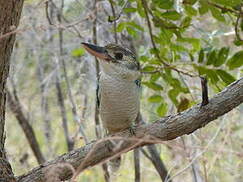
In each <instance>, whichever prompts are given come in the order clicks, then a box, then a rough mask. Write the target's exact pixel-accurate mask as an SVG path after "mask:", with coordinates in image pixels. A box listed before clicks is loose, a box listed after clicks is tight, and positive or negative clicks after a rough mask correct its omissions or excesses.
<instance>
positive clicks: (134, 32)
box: [126, 27, 137, 37]
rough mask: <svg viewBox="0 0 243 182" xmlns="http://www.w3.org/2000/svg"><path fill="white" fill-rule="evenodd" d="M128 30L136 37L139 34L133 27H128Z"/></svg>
mask: <svg viewBox="0 0 243 182" xmlns="http://www.w3.org/2000/svg"><path fill="white" fill-rule="evenodd" d="M126 30H127V32H128V34H129V35H131V36H132V37H136V36H137V32H136V31H135V30H134V29H133V28H131V27H126Z"/></svg>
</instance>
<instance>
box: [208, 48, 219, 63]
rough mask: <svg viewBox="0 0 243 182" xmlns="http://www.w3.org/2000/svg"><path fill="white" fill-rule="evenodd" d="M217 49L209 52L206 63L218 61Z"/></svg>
mask: <svg viewBox="0 0 243 182" xmlns="http://www.w3.org/2000/svg"><path fill="white" fill-rule="evenodd" d="M216 55H217V54H216V50H213V51H211V52H209V53H208V54H207V62H206V65H212V64H214V62H215V61H216V59H217V57H216Z"/></svg>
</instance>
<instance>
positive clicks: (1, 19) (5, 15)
mask: <svg viewBox="0 0 243 182" xmlns="http://www.w3.org/2000/svg"><path fill="white" fill-rule="evenodd" d="M22 7H23V0H8V1H6V0H0V12H1V13H0V181H5V182H8V181H15V179H14V177H13V174H12V169H11V166H10V164H9V163H8V161H7V159H6V155H5V151H4V142H5V133H4V125H5V103H6V93H5V84H6V79H7V77H8V72H9V62H10V56H11V53H12V49H13V44H14V41H15V35H14V34H11V35H9V36H4V37H2V36H3V35H5V34H7V33H9V32H11V31H13V30H15V29H16V27H17V26H18V24H19V19H20V14H21V11H22ZM1 37H2V38H1Z"/></svg>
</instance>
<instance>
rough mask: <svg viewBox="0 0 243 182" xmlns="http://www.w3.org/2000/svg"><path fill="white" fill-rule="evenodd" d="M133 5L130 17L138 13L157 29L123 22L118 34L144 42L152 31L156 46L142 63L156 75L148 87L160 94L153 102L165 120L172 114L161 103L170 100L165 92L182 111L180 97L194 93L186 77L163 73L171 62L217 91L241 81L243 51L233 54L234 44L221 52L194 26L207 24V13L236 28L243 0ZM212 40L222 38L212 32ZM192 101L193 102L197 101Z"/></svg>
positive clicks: (138, 1) (163, 0) (174, 72)
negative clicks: (203, 78)
mask: <svg viewBox="0 0 243 182" xmlns="http://www.w3.org/2000/svg"><path fill="white" fill-rule="evenodd" d="M130 2H131V6H130V7H129V8H126V9H125V10H124V13H126V14H135V15H136V16H138V17H139V18H141V19H143V21H142V22H146V21H151V23H153V24H154V26H155V27H154V28H151V27H150V28H149V27H148V28H146V29H144V28H142V27H143V26H142V25H139V24H137V23H135V22H133V21H128V22H127V21H122V22H120V23H119V24H118V26H117V31H118V32H126V31H127V33H128V34H130V35H131V36H132V37H133V38H135V39H139V38H138V37H139V31H147V34H149V33H150V31H151V34H150V36H151V37H150V38H151V39H153V41H154V42H155V45H152V46H151V47H150V49H149V50H147V51H146V52H144V53H143V55H142V56H141V57H140V58H139V59H138V60H140V61H141V62H142V65H143V71H144V72H153V74H151V75H150V76H147V77H146V81H144V82H143V85H144V86H146V87H148V88H150V89H152V90H154V95H152V96H151V97H149V98H148V101H149V102H152V103H155V102H156V103H157V105H158V113H159V115H160V116H162V115H165V114H166V113H167V111H166V110H167V108H166V107H165V105H166V101H165V100H164V99H160V98H162V96H163V97H164V93H167V96H168V98H170V100H171V102H172V103H173V104H174V105H175V106H176V107H177V108H178V106H179V105H180V104H181V103H180V101H178V98H179V97H180V95H183V94H185V93H189V92H190V89H189V88H187V86H186V85H185V83H184V81H183V80H182V79H181V75H183V73H182V72H178V71H177V70H173V69H172V70H169V69H163V68H164V67H166V66H167V64H168V65H171V66H172V67H176V68H178V70H181V71H184V70H187V71H186V72H190V74H191V75H193V76H194V75H195V77H198V76H199V75H200V76H206V77H207V78H208V80H209V82H210V83H209V84H210V85H211V86H212V87H211V88H213V89H216V91H219V90H221V89H222V88H223V87H225V86H226V85H228V84H230V83H232V82H233V81H235V76H236V75H235V74H234V70H235V69H239V68H240V69H242V68H241V66H242V64H243V56H242V51H241V50H240V51H238V52H237V51H236V52H234V51H232V50H231V45H229V46H224V47H220V46H219V47H218V48H216V47H215V46H214V44H213V42H208V40H207V39H208V38H204V37H202V36H200V35H193V34H192V32H193V31H194V30H193V29H195V30H198V28H197V27H195V26H194V25H193V24H194V23H195V22H196V21H201V20H202V19H203V17H205V14H206V13H210V14H211V17H212V18H211V17H209V18H211V21H215V22H219V23H220V24H222V25H223V24H224V25H229V24H230V23H231V24H234V23H235V19H236V16H237V14H235V13H234V12H235V11H236V12H237V10H238V7H239V6H240V3H241V0H234V1H227V0H218V1H203V0H184V1H183V2H182V4H180V5H177V4H176V3H175V1H168V0H152V1H147V2H146V1H141V0H136V1H134V0H131V1H130ZM197 7H199V8H197ZM146 12H147V13H148V15H149V16H148V17H146ZM221 22H222V23H221ZM232 28H233V26H232ZM149 29H150V30H149ZM208 36H210V37H212V38H213V39H217V37H216V36H215V35H213V32H212V33H208ZM214 36H215V37H214ZM155 46H156V47H155ZM236 46H238V45H236ZM145 55H146V56H145ZM196 60H197V61H196ZM180 64H181V66H180ZM167 67H168V66H167ZM154 72H156V75H155V74H154ZM161 83H164V84H165V85H164V84H162V85H163V87H164V89H163V87H162V86H161ZM165 88H166V89H165ZM162 90H163V92H162ZM159 96H160V97H159ZM189 102H190V103H192V102H193V100H189ZM161 108H163V112H161ZM162 113H163V114H162Z"/></svg>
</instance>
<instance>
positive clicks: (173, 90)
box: [168, 88, 180, 106]
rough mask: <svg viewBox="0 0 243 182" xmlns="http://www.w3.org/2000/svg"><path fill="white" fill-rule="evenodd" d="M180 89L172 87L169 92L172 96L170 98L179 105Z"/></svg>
mask: <svg viewBox="0 0 243 182" xmlns="http://www.w3.org/2000/svg"><path fill="white" fill-rule="evenodd" d="M179 93H180V92H179V91H178V90H177V89H174V88H173V89H171V90H169V92H168V96H169V98H170V100H171V101H172V102H173V103H174V104H175V105H176V106H177V105H178V101H177V96H178V95H179Z"/></svg>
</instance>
